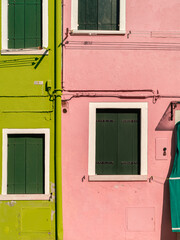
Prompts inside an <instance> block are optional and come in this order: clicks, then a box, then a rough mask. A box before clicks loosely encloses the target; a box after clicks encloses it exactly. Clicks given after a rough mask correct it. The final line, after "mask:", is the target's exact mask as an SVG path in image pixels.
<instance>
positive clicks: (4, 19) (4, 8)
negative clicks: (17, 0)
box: [1, 0, 48, 55]
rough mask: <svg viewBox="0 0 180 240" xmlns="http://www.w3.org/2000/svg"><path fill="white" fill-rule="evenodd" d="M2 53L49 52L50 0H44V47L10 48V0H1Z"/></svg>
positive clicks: (34, 53)
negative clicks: (39, 48)
mask: <svg viewBox="0 0 180 240" xmlns="http://www.w3.org/2000/svg"><path fill="white" fill-rule="evenodd" d="M1 36H2V37H1V54H6V55H10V54H12V55H30V54H31V55H32V54H33V55H37V54H38V55H39V54H44V53H45V54H47V50H46V49H47V48H48V0H42V45H43V46H42V47H43V49H41V50H38V49H8V0H1Z"/></svg>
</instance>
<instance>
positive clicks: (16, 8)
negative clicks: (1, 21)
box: [8, 0, 42, 48]
mask: <svg viewBox="0 0 180 240" xmlns="http://www.w3.org/2000/svg"><path fill="white" fill-rule="evenodd" d="M8 4H9V5H8V39H9V40H8V48H32V47H39V46H42V0H8Z"/></svg>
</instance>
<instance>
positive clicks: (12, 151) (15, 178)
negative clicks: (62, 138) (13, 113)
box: [7, 134, 44, 194]
mask: <svg viewBox="0 0 180 240" xmlns="http://www.w3.org/2000/svg"><path fill="white" fill-rule="evenodd" d="M7 167H8V173H7V175H8V177H7V193H8V194H20V193H21V194H30V193H31V194H32V193H33V194H38V193H39V194H40V193H44V135H42V134H32V135H30V134H28V135H25V134H22V135H21V134H13V135H11V134H10V135H8V166H7Z"/></svg>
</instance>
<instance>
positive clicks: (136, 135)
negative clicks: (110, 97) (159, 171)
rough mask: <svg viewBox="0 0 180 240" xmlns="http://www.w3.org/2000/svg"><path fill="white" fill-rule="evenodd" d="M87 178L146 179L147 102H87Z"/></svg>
mask: <svg viewBox="0 0 180 240" xmlns="http://www.w3.org/2000/svg"><path fill="white" fill-rule="evenodd" d="M89 126H90V128H89V129H90V130H89V131H90V133H89V134H90V140H89V179H90V180H128V181H129V180H146V178H147V103H90V125H89Z"/></svg>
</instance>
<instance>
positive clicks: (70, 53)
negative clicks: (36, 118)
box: [62, 0, 180, 240]
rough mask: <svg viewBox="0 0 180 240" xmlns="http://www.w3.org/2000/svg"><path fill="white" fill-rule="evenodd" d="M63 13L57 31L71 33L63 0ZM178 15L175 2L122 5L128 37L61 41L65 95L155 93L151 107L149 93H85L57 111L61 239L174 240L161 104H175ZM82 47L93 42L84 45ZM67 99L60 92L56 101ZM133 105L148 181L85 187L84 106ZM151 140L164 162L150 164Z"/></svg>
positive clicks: (134, 0)
mask: <svg viewBox="0 0 180 240" xmlns="http://www.w3.org/2000/svg"><path fill="white" fill-rule="evenodd" d="M63 8H64V10H63V14H64V15H63V17H64V18H63V20H64V32H65V31H66V28H69V29H71V26H70V22H71V0H64V5H63ZM179 12H180V2H179V0H171V1H169V0H161V1H157V0H151V1H149V0H127V1H126V31H127V33H128V32H129V31H131V34H130V35H129V38H128V36H127V34H126V35H118V36H113V35H109V36H108V35H107V36H87V35H86V36H85V35H84V36H77V35H76V36H73V35H69V36H68V38H67V40H66V41H69V43H66V44H65V46H64V48H63V87H64V89H65V90H103V89H104V90H142V89H151V90H153V91H154V93H155V94H157V90H158V94H159V96H160V97H159V98H158V99H157V101H156V103H153V98H152V97H151V96H152V95H153V93H152V92H138V91H137V92H135V93H130V92H129V93H128V92H127V93H119V94H120V95H125V96H126V97H127V96H132V95H133V96H134V95H136V98H135V97H134V98H128V97H127V98H125V99H124V98H120V99H118V98H115V97H97V94H98V95H100V94H103V95H106V94H107V95H114V94H117V93H113V92H111V93H110V94H109V93H107V92H106V93H97V92H95V93H94V97H93V96H92V93H91V92H89V94H90V95H91V96H90V97H85V96H84V97H79V98H72V99H71V100H70V101H68V103H66V105H63V108H66V109H67V113H63V112H62V182H63V184H62V192H63V227H64V240H169V239H171V240H175V239H176V234H175V233H172V232H171V222H170V208H169V190H168V181H167V180H166V178H167V176H169V171H170V168H171V165H172V162H173V149H174V148H175V146H174V138H173V131H172V129H173V127H174V119H173V121H169V117H170V115H169V108H168V106H169V104H170V102H171V101H179V100H180V81H179V79H180V71H179V66H180V51H179V50H180V22H179ZM178 31H179V32H178ZM64 37H65V34H64ZM87 41H88V42H89V41H90V42H92V43H93V44H91V45H88V46H87V45H85V44H84V42H87ZM100 42H101V43H102V45H101V47H99V45H98V44H99V43H100ZM107 43H108V44H109V45H107ZM122 43H124V44H122ZM74 94H76V92H75V93H74ZM80 94H84V93H80ZM86 95H88V93H86ZM71 96H73V93H69V92H66V91H64V94H63V99H68V98H70V97H71ZM142 96H150V97H149V98H141V97H142ZM178 96H179V97H178ZM133 101H134V102H148V177H149V178H150V177H151V176H153V179H152V180H151V181H149V180H148V181H146V182H89V181H88V137H89V103H90V102H133ZM166 110H167V111H166ZM165 113H166V114H165ZM157 138H165V139H167V159H163V160H157V159H156V151H157V152H158V151H160V150H158V146H156V139H157ZM84 176H85V179H84Z"/></svg>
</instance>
